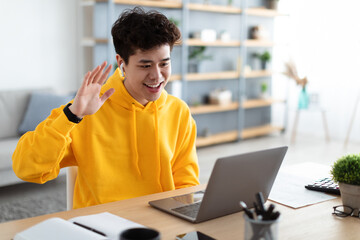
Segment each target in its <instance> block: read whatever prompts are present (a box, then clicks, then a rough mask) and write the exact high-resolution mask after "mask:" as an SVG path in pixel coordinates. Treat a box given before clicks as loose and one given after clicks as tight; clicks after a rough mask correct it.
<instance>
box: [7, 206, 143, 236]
mask: <svg viewBox="0 0 360 240" xmlns="http://www.w3.org/2000/svg"><path fill="white" fill-rule="evenodd" d="M136 227H144V226H143V225H140V224H138V223H135V222H132V221H130V220H127V219H125V218H122V217H119V216H116V215H113V214H111V213H108V212H103V213H99V214H93V215H87V216H80V217H75V218H71V219H69V220H68V221H66V220H64V219H62V218H49V219H47V220H45V221H43V222H41V223H38V224H36V225H34V226H32V227H30V228H28V229H26V230H24V231H22V232H19V233H17V234H16V235H15V237H14V240H50V239H51V240H64V239H66V240H79V239H86V240H112V239H113V240H115V239H116V240H118V239H120V234H121V233H122V232H123V231H124V230H126V229H129V228H136Z"/></svg>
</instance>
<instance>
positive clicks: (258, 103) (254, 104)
mask: <svg viewBox="0 0 360 240" xmlns="http://www.w3.org/2000/svg"><path fill="white" fill-rule="evenodd" d="M283 102H284V100H280V99H272V98H268V99H251V100H246V101H244V102H243V103H242V105H241V106H242V107H243V108H244V109H249V108H258V107H267V106H271V105H272V104H274V103H283Z"/></svg>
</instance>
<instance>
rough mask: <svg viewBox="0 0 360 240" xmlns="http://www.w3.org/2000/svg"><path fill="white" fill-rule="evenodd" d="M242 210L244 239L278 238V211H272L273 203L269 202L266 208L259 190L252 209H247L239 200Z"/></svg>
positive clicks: (267, 239) (266, 239)
mask: <svg viewBox="0 0 360 240" xmlns="http://www.w3.org/2000/svg"><path fill="white" fill-rule="evenodd" d="M240 206H241V207H242V209H243V210H244V212H245V214H244V219H245V240H276V239H278V225H279V216H280V212H278V211H274V209H275V205H274V204H270V206H269V207H268V208H267V209H266V208H265V206H264V198H263V195H262V193H261V192H259V193H257V194H256V202H254V210H252V209H251V210H250V209H248V207H247V205H246V203H245V202H243V201H240Z"/></svg>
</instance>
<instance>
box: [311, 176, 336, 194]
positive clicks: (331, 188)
mask: <svg viewBox="0 0 360 240" xmlns="http://www.w3.org/2000/svg"><path fill="white" fill-rule="evenodd" d="M305 188H306V189H309V190H314V191H320V192H326V193H331V194H337V195H340V189H339V185H338V184H337V183H335V182H334V180H332V179H331V178H330V177H326V178H321V179H319V180H317V181H314V182H312V183H310V184H307V185H305Z"/></svg>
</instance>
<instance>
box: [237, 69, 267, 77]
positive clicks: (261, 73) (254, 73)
mask: <svg viewBox="0 0 360 240" xmlns="http://www.w3.org/2000/svg"><path fill="white" fill-rule="evenodd" d="M272 75H273V72H272V71H268V70H257V71H250V72H245V73H244V77H245V78H259V77H271V76H272Z"/></svg>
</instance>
